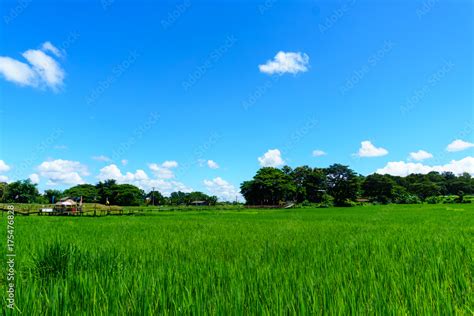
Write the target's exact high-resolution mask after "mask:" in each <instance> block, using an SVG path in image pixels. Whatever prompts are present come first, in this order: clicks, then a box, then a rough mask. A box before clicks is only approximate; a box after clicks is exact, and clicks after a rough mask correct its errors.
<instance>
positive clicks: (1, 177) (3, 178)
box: [0, 175, 10, 182]
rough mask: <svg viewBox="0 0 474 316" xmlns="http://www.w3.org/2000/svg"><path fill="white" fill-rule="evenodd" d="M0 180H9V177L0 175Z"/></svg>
mask: <svg viewBox="0 0 474 316" xmlns="http://www.w3.org/2000/svg"><path fill="white" fill-rule="evenodd" d="M0 182H10V179H8V177H7V176H2V175H0Z"/></svg>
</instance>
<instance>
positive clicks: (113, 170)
mask: <svg viewBox="0 0 474 316" xmlns="http://www.w3.org/2000/svg"><path fill="white" fill-rule="evenodd" d="M97 179H99V180H100V181H105V180H108V179H114V180H117V182H119V183H133V182H135V181H141V180H147V179H148V175H147V174H146V172H145V171H143V170H141V169H139V170H137V171H136V172H135V173H131V172H127V173H125V174H122V172H121V171H120V169H119V167H117V165H115V164H111V165H108V166H105V167H104V168H102V169H100V171H99V175H98V176H97Z"/></svg>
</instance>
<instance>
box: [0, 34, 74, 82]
mask: <svg viewBox="0 0 474 316" xmlns="http://www.w3.org/2000/svg"><path fill="white" fill-rule="evenodd" d="M47 52H50V53H52V54H53V55H55V56H57V57H59V56H61V52H60V51H59V49H57V48H56V47H55V46H54V45H53V44H51V42H45V43H43V45H42V46H41V49H29V50H27V51H25V52H24V53H23V54H22V56H23V57H24V58H25V59H26V60H27V61H28V63H29V64H27V63H24V62H21V61H19V60H16V59H13V58H10V57H6V56H0V74H2V75H3V77H4V78H5V79H6V80H7V81H10V82H13V83H15V84H18V85H20V86H31V87H43V86H46V87H49V88H51V89H52V90H54V91H57V90H58V88H59V87H61V86H62V84H63V81H64V77H65V72H64V70H63V69H62V68H61V66H60V64H59V63H58V62H57V61H56V60H55V59H54V58H53V57H51V56H50V55H48V54H46V53H47ZM58 54H59V55H58Z"/></svg>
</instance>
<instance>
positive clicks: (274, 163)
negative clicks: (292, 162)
mask: <svg viewBox="0 0 474 316" xmlns="http://www.w3.org/2000/svg"><path fill="white" fill-rule="evenodd" d="M258 161H259V163H260V166H262V167H279V166H282V165H284V164H285V161H284V160H283V158H281V152H280V150H278V149H269V150H268V151H267V152H266V153H265V154H263V156H262V157H258Z"/></svg>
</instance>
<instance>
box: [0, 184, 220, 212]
mask: <svg viewBox="0 0 474 316" xmlns="http://www.w3.org/2000/svg"><path fill="white" fill-rule="evenodd" d="M63 197H70V198H72V199H75V200H77V201H79V200H80V199H81V198H82V201H83V202H84V203H102V204H111V205H120V206H138V205H147V204H149V205H189V204H192V203H193V202H196V201H199V202H200V204H206V205H215V204H216V203H217V197H216V196H209V195H207V194H204V193H202V192H190V193H184V192H180V191H178V192H173V193H171V196H170V197H164V196H163V195H162V194H161V193H160V192H158V191H150V192H148V193H145V192H144V191H143V190H141V189H140V188H138V187H136V186H134V185H131V184H118V183H117V182H116V181H115V180H106V181H104V182H99V183H97V184H96V185H92V184H79V185H76V186H73V187H71V188H69V189H66V190H64V191H60V190H52V189H49V190H45V191H44V193H43V194H42V195H41V194H40V193H39V192H38V189H37V185H36V184H33V183H32V182H31V181H30V180H23V181H16V182H12V183H8V184H7V183H0V202H5V203H42V204H49V203H51V204H53V203H55V202H57V201H59V200H60V199H61V198H63Z"/></svg>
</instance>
